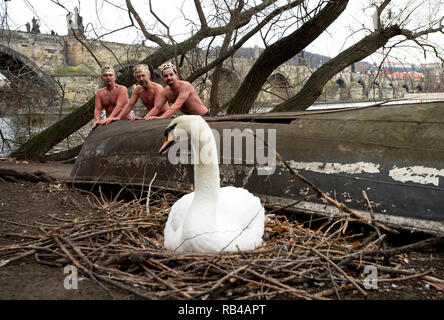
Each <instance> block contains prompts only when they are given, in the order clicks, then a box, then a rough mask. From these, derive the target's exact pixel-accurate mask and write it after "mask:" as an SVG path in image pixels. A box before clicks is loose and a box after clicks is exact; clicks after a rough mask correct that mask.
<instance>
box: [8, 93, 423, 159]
mask: <svg viewBox="0 0 444 320" xmlns="http://www.w3.org/2000/svg"><path fill="white" fill-rule="evenodd" d="M422 101H423V100H419V99H409V100H400V101H392V102H388V103H387V104H399V103H413V102H422ZM428 101H431V100H428ZM375 103H377V102H368V101H367V102H354V103H334V104H314V105H313V106H311V107H310V108H308V110H322V109H334V108H352V107H363V106H369V105H372V104H375ZM270 109H271V108H261V109H259V110H256V112H258V113H262V112H268V111H269V110H270ZM103 116H104V114H103V115H102V118H103ZM58 120H59V115H55V114H45V115H33V116H32V117H31V119H29V117H28V116H25V115H4V116H0V131H1V132H0V157H7V156H8V155H9V154H10V153H11V152H12V151H14V150H15V149H17V148H18V146H19V145H21V144H23V143H25V142H26V141H27V140H29V138H30V137H31V136H34V135H36V134H37V133H39V132H41V131H42V130H44V129H45V128H47V127H49V126H50V125H52V124H54V123H55V122H57V121H58ZM92 124H93V121H92V120H91V121H90V122H89V123H88V124H86V125H85V126H84V127H82V128H81V129H80V130H78V131H77V132H75V133H74V134H72V135H71V136H70V137H68V138H66V139H65V140H64V141H62V142H61V143H59V144H58V145H56V146H55V147H54V148H52V149H51V151H50V153H56V152H60V151H64V150H68V149H70V148H73V147H75V146H77V145H79V144H81V143H83V142H84V140H85V138H86V137H87V136H88V134H89V133H90V132H91V126H92Z"/></svg>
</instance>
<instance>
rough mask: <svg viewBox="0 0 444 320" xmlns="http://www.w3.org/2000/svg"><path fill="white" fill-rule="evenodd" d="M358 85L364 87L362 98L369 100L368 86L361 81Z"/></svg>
mask: <svg viewBox="0 0 444 320" xmlns="http://www.w3.org/2000/svg"><path fill="white" fill-rule="evenodd" d="M358 84H360V85H361V87H362V96H363V97H365V98H368V90H367V86H366V84H365V82H364V80H362V79H359V80H358Z"/></svg>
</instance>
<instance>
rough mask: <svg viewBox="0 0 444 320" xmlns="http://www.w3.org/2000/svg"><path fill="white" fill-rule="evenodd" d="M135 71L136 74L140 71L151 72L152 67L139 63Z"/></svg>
mask: <svg viewBox="0 0 444 320" xmlns="http://www.w3.org/2000/svg"><path fill="white" fill-rule="evenodd" d="M133 72H134V74H136V73H139V72H146V73H149V72H150V69H149V68H148V66H147V65H146V64H138V65H136V66H134V68H133Z"/></svg>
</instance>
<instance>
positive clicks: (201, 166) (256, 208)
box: [159, 115, 265, 252]
mask: <svg viewBox="0 0 444 320" xmlns="http://www.w3.org/2000/svg"><path fill="white" fill-rule="evenodd" d="M179 130H183V131H182V133H184V132H186V134H187V137H191V146H192V148H193V152H194V154H196V155H200V160H199V161H196V163H195V164H194V190H195V191H194V192H192V193H189V194H187V195H185V196H183V197H182V198H181V199H179V200H178V201H177V202H176V203H174V205H173V206H172V208H171V211H170V213H169V216H168V221H167V223H166V226H165V230H164V236H165V241H164V244H165V248H167V249H168V250H174V251H178V252H188V251H198V252H220V251H222V250H223V251H237V250H238V249H237V248H239V249H240V250H253V249H255V248H257V247H258V246H260V245H261V243H262V236H263V234H264V220H265V216H264V211H265V210H264V207H263V206H262V205H261V202H260V200H259V198H258V197H256V196H254V195H252V194H251V193H250V192H249V191H248V190H245V189H242V188H235V187H224V188H221V187H220V180H219V161H218V156H217V149H216V143H215V140H214V136H213V133H212V131H211V129H210V127H209V126H208V124H207V123H206V121H205V120H204V119H203V118H202V117H201V116H190V115H186V116H181V117H178V118H176V119H174V120H173V121H171V123H170V124H169V126H168V128H167V129H166V131H165V136H166V141H165V143H164V145H163V146H162V148H161V149H160V150H159V151H160V152H161V153H164V152H165V151H166V150H167V149H168V148H169V147H170V146H171V145H172V144H173V143H174V138H175V132H176V133H179V132H178V131H179ZM196 133H197V137H196Z"/></svg>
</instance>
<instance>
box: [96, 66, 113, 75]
mask: <svg viewBox="0 0 444 320" xmlns="http://www.w3.org/2000/svg"><path fill="white" fill-rule="evenodd" d="M106 73H112V74H116V72H115V71H114V68H113V67H111V66H103V67H102V69H100V74H101V75H102V76H103V75H104V74H106Z"/></svg>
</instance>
